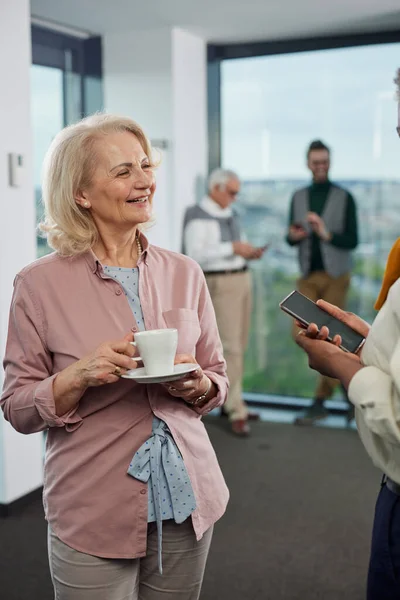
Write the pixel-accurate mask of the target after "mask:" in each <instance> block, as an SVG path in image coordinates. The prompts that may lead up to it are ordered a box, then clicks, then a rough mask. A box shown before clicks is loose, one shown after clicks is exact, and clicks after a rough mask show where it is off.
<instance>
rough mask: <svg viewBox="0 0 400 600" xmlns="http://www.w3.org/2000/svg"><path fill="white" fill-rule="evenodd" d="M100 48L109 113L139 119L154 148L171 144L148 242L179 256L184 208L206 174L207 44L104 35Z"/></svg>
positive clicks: (159, 34)
mask: <svg viewBox="0 0 400 600" xmlns="http://www.w3.org/2000/svg"><path fill="white" fill-rule="evenodd" d="M103 42H104V43H103V60H104V64H103V67H104V68H103V71H104V91H105V106H106V110H107V111H109V112H115V113H119V114H122V115H126V116H129V117H132V118H133V119H135V120H136V121H137V122H138V123H139V124H140V125H141V126H142V127H143V129H144V130H145V132H146V134H147V135H148V136H149V138H150V139H151V140H152V141H154V142H155V145H157V142H159V141H161V142H165V143H166V149H165V150H163V151H162V162H161V165H160V167H159V169H158V173H157V180H158V186H157V192H156V196H155V214H156V225H155V226H154V227H153V228H152V229H151V230H150V231H149V238H150V240H151V241H152V242H153V243H155V244H158V245H159V246H162V247H165V248H169V249H172V250H175V251H179V250H180V248H181V221H182V215H183V212H184V209H185V208H186V206H189V205H190V204H193V203H195V201H196V196H198V190H199V189H202V188H203V182H204V178H205V176H206V169H207V111H206V44H205V42H204V40H202V39H201V38H199V37H197V36H194V35H192V34H190V33H188V32H186V31H183V30H181V29H177V28H175V29H167V28H163V29H153V30H149V31H142V32H141V33H139V34H138V33H135V35H132V34H131V33H129V34H122V35H121V34H107V33H106V35H105V36H104V40H103Z"/></svg>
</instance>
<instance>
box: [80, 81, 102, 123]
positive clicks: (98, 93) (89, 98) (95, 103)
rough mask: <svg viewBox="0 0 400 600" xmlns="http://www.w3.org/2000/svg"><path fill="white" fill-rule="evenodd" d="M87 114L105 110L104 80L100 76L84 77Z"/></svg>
mask: <svg viewBox="0 0 400 600" xmlns="http://www.w3.org/2000/svg"><path fill="white" fill-rule="evenodd" d="M83 86H84V98H85V115H91V114H93V113H95V112H97V111H100V110H103V107H104V100H103V82H102V80H101V78H100V77H91V76H89V75H87V76H86V77H85V78H84V82H83Z"/></svg>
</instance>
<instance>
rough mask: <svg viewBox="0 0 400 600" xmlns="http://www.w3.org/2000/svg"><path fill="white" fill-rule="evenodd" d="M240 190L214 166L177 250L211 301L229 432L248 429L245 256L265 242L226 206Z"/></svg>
mask: <svg viewBox="0 0 400 600" xmlns="http://www.w3.org/2000/svg"><path fill="white" fill-rule="evenodd" d="M239 191H240V180H239V177H238V176H237V175H236V173H234V172H233V171H228V170H226V169H216V170H215V171H213V172H212V173H211V175H210V177H209V180H208V196H206V197H205V198H203V200H202V201H201V202H200V204H197V205H195V206H191V207H189V208H188V209H187V211H186V214H185V217H184V225H183V253H184V254H187V255H188V256H190V257H191V258H193V259H194V260H196V261H197V262H198V263H199V264H200V266H201V267H202V269H203V271H204V274H205V276H206V280H207V285H208V289H209V291H210V295H211V299H212V301H213V305H214V310H215V315H216V318H217V324H218V329H219V334H220V336H221V341H222V345H223V349H224V356H225V360H226V363H227V372H228V378H229V383H230V388H229V394H228V399H227V401H226V404H225V406H224V410H225V412H226V414H227V415H228V416H229V419H230V422H231V428H232V432H233V433H235V434H236V435H238V436H246V435H248V434H249V433H250V427H249V423H248V421H249V418H252V417H256V415H251V414H249V412H248V410H247V406H246V404H245V402H244V401H243V398H242V379H243V359H244V352H245V350H246V345H247V338H248V333H249V328H250V315H251V278H250V272H249V270H248V261H249V260H258V259H260V258H261V257H262V256H263V254H264V252H265V251H266V249H267V246H264V247H262V248H257V247H255V246H253V245H252V244H249V243H248V242H247V241H246V240H245V239H244V236H243V233H242V231H241V227H240V222H239V219H238V217H237V215H236V214H235V213H234V212H233V210H232V204H233V203H234V202H235V201H236V199H237V196H238V194H239Z"/></svg>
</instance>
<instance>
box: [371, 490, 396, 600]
mask: <svg viewBox="0 0 400 600" xmlns="http://www.w3.org/2000/svg"><path fill="white" fill-rule="evenodd" d="M399 599H400V496H399V495H397V494H394V493H393V492H392V491H391V490H389V488H388V487H387V486H386V485H383V486H382V488H381V491H380V493H379V496H378V500H377V502H376V508H375V520H374V527H373V531H372V545H371V558H370V565H369V571H368V591H367V600H399Z"/></svg>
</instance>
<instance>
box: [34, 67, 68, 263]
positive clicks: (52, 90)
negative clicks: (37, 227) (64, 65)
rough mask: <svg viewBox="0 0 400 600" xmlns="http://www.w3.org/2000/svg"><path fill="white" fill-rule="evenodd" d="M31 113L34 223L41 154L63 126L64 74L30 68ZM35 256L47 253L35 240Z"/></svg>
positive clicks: (38, 203)
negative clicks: (34, 202)
mask: <svg viewBox="0 0 400 600" xmlns="http://www.w3.org/2000/svg"><path fill="white" fill-rule="evenodd" d="M31 110H32V126H33V155H34V156H33V158H34V185H35V199H36V216H37V222H38V223H39V221H40V220H41V218H42V216H43V206H42V203H41V195H42V194H41V170H42V163H43V158H44V155H45V153H46V151H47V148H48V147H49V144H50V143H51V141H52V139H53V138H54V136H55V135H56V134H57V133H58V132H59V131H60V129H62V127H63V125H64V111H63V72H62V70H61V69H55V68H51V67H42V66H40V65H32V67H31ZM37 247H38V256H43V255H44V254H46V253H48V252H49V251H50V249H49V248H48V246H47V244H46V242H45V240H44V239H43V238H41V237H40V236H38V238H37Z"/></svg>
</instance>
